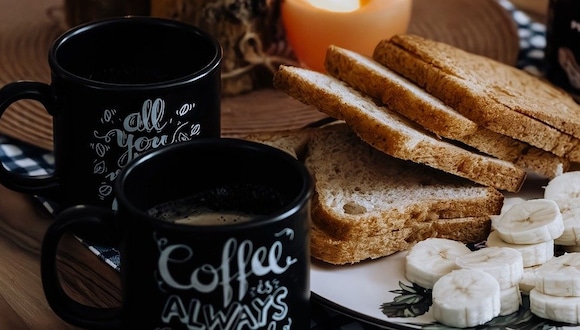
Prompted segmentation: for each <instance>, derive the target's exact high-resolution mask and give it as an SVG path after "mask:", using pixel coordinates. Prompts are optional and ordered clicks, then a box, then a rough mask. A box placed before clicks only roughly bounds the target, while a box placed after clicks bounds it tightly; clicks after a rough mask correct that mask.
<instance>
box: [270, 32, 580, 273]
mask: <svg viewBox="0 0 580 330" xmlns="http://www.w3.org/2000/svg"><path fill="white" fill-rule="evenodd" d="M325 65H326V70H327V73H326V74H325V73H319V72H315V71H312V70H309V69H305V68H300V67H294V66H285V65H283V66H280V68H279V70H278V71H277V72H276V74H275V75H274V86H275V87H276V88H278V89H280V90H282V91H284V92H286V93H287V94H288V95H290V96H292V97H293V98H295V99H297V100H299V101H301V102H303V103H305V104H308V105H312V106H314V107H316V108H317V109H318V110H319V111H321V112H323V113H325V114H327V115H328V116H330V117H332V118H335V119H337V122H336V123H333V124H330V125H326V126H323V127H320V128H316V129H311V128H309V129H307V130H303V131H302V132H300V133H296V134H299V135H301V136H302V137H303V138H302V139H297V138H295V139H294V141H296V143H295V144H294V147H288V146H286V148H287V149H288V150H292V151H293V152H294V155H295V156H296V157H298V158H300V157H302V158H303V160H304V162H305V164H306V165H307V166H308V168H309V170H310V171H311V173H312V175H313V177H314V179H315V195H314V197H313V200H312V238H311V251H312V256H313V257H315V258H317V259H320V260H323V261H325V262H328V263H332V264H349V263H356V262H359V261H362V260H365V259H374V258H379V257H383V256H387V255H390V254H392V253H395V252H398V251H402V250H405V249H408V248H409V247H410V246H411V245H412V244H414V243H416V242H418V241H420V240H423V239H425V238H428V237H445V238H451V239H455V240H458V241H462V242H465V243H468V242H478V241H481V240H484V239H485V238H486V237H487V235H488V234H489V230H490V228H491V222H490V215H496V214H499V212H500V211H501V207H502V205H503V194H502V192H518V191H519V189H520V188H521V186H522V184H523V182H524V180H525V178H526V175H527V174H528V173H530V172H533V173H536V174H539V175H542V176H545V177H546V178H554V177H556V176H558V175H560V174H562V173H564V172H566V171H567V170H568V169H569V168H570V165H571V163H573V162H580V106H579V105H578V104H576V103H575V102H574V100H573V99H572V98H571V97H570V96H569V95H568V94H566V93H565V92H564V91H562V90H561V89H559V88H557V87H554V86H552V85H551V84H549V83H548V82H545V81H544V80H542V79H541V78H538V77H536V76H533V75H531V74H529V73H526V72H524V71H522V70H519V69H517V68H514V67H511V66H509V65H506V64H502V63H499V62H497V61H494V60H492V59H489V58H486V57H482V56H479V55H475V54H471V53H468V52H465V51H463V50H460V49H458V48H455V47H453V46H450V45H448V44H444V43H440V42H436V41H433V40H429V39H425V38H423V37H419V36H416V35H411V34H401V35H396V36H394V37H392V38H391V39H388V40H383V41H381V42H380V43H379V44H378V45H377V46H376V48H375V52H374V54H373V57H372V58H369V57H365V56H362V55H360V54H357V53H356V52H353V51H350V50H347V49H343V48H340V47H337V46H330V47H329V48H328V51H327V55H326V62H325ZM306 137H307V138H306ZM268 140H271V139H268ZM283 140H284V141H288V139H283ZM274 144H276V143H274ZM302 149H304V153H303V154H302V153H300V151H301V150H302Z"/></svg>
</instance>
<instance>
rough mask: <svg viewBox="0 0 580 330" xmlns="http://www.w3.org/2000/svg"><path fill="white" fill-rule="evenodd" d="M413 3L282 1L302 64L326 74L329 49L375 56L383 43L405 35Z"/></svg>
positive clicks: (289, 33)
mask: <svg viewBox="0 0 580 330" xmlns="http://www.w3.org/2000/svg"><path fill="white" fill-rule="evenodd" d="M411 6H412V0H282V4H281V15H282V22H283V24H284V29H285V33H286V39H287V40H288V42H289V43H290V46H291V47H292V49H293V50H294V54H295V55H296V57H297V58H298V60H300V62H301V64H302V65H303V66H305V67H308V68H310V69H312V70H316V71H320V72H324V58H325V55H326V49H327V48H328V46H329V45H336V46H339V47H342V48H346V49H349V50H352V51H355V52H358V53H360V54H363V55H367V56H372V53H373V50H374V48H375V46H376V45H377V44H378V43H379V41H380V40H382V39H388V38H390V37H391V36H393V35H395V34H399V33H405V32H406V31H407V27H408V26H409V21H410V19H411Z"/></svg>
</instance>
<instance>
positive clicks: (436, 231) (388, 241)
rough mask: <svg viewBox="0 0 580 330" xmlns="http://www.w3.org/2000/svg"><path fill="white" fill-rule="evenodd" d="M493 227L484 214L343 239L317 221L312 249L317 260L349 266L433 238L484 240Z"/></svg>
mask: <svg viewBox="0 0 580 330" xmlns="http://www.w3.org/2000/svg"><path fill="white" fill-rule="evenodd" d="M490 230H491V220H490V218H489V217H486V216H482V217H470V218H458V219H443V220H434V221H430V222H422V223H417V224H416V225H415V226H410V227H407V228H403V229H401V230H398V231H393V232H391V233H388V234H385V235H377V236H369V237H365V238H361V239H358V240H340V239H336V238H334V237H332V236H329V235H328V234H327V233H326V232H325V231H324V230H322V229H320V228H319V227H317V225H316V224H315V225H313V226H312V233H311V243H310V250H311V255H312V257H314V258H315V259H319V260H321V261H324V262H326V263H330V264H334V265H346V264H354V263H358V262H361V261H364V260H368V259H377V258H381V257H386V256H389V255H391V254H393V253H396V252H400V251H405V250H408V249H409V248H411V247H412V246H413V245H414V244H416V243H417V242H420V241H422V240H424V239H427V238H430V237H439V238H447V239H452V240H456V241H460V242H463V243H477V242H482V241H483V240H485V239H486V238H487V236H488V235H489V232H490Z"/></svg>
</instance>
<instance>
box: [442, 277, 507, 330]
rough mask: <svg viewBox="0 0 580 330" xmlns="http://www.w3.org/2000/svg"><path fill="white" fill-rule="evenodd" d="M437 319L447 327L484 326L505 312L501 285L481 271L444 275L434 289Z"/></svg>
mask: <svg viewBox="0 0 580 330" xmlns="http://www.w3.org/2000/svg"><path fill="white" fill-rule="evenodd" d="M432 297H433V306H432V307H433V317H434V318H435V320H437V321H439V322H440V323H443V324H445V325H447V326H451V327H457V328H466V327H474V326H477V325H481V324H484V323H486V322H488V321H490V320H491V319H493V318H494V317H496V316H498V315H499V313H500V310H501V303H500V289H499V283H497V281H496V280H495V279H494V278H493V276H491V275H489V274H488V273H486V272H484V271H482V270H479V269H459V270H454V271H452V272H451V273H449V274H446V275H443V276H442V277H441V278H440V279H439V280H438V281H437V282H436V283H435V285H434V286H433V291H432Z"/></svg>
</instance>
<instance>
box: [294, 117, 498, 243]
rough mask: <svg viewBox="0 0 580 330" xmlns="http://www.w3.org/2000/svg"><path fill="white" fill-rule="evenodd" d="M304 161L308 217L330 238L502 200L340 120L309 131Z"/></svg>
mask: <svg viewBox="0 0 580 330" xmlns="http://www.w3.org/2000/svg"><path fill="white" fill-rule="evenodd" d="M305 164H306V166H307V167H308V169H309V170H310V172H311V173H312V175H313V178H314V181H315V189H314V190H315V194H314V196H313V197H312V210H311V214H312V220H313V222H314V223H316V225H317V227H318V228H320V230H322V231H324V232H325V233H326V234H327V235H328V236H329V237H332V238H334V239H339V240H360V239H361V237H364V238H366V237H370V236H376V235H387V234H389V233H391V232H392V231H397V230H401V229H403V228H407V227H409V226H410V224H413V223H420V222H428V221H433V220H437V219H448V218H460V217H473V216H488V215H492V214H499V213H500V211H501V207H502V205H503V199H504V196H503V195H502V194H501V193H500V192H499V191H497V190H496V189H494V188H491V187H485V186H480V185H476V184H474V183H473V182H470V181H469V180H465V179H462V178H459V177H457V176H454V175H450V174H447V173H444V172H442V171H438V170H435V169H432V168H429V167H426V166H423V165H420V164H416V163H413V162H410V161H404V160H400V159H396V158H394V157H391V156H389V155H386V154H384V153H382V152H381V151H379V150H376V149H374V148H372V147H371V146H369V145H368V144H367V143H365V142H364V141H362V140H361V139H359V138H358V137H357V135H356V134H355V133H354V132H353V131H352V129H351V128H350V127H349V126H348V125H346V124H344V123H337V124H334V125H330V126H326V127H323V128H320V129H319V130H317V131H316V132H315V133H313V134H312V136H311V140H310V142H309V143H308V149H307V154H306V158H305Z"/></svg>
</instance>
